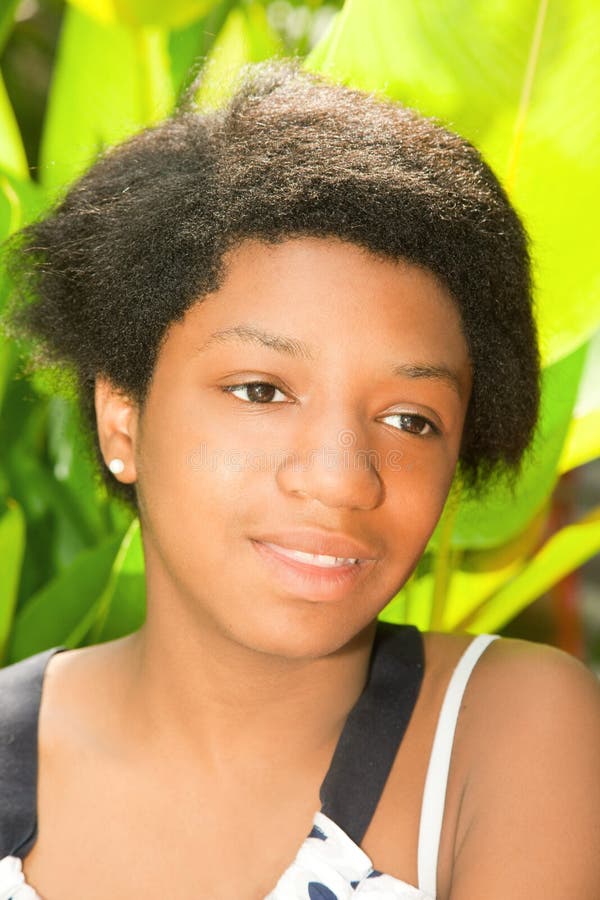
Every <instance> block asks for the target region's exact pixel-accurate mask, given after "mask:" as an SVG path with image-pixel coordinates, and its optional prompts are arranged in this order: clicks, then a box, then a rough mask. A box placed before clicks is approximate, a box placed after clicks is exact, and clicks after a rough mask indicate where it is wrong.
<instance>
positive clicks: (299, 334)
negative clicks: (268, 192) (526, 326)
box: [171, 237, 468, 367]
mask: <svg viewBox="0 0 600 900" xmlns="http://www.w3.org/2000/svg"><path fill="white" fill-rule="evenodd" d="M223 263H224V268H223V279H222V282H221V285H220V287H219V289H218V290H217V291H214V292H213V293H211V294H208V295H206V296H205V297H203V298H201V299H200V301H199V302H198V303H196V304H195V305H194V306H192V307H191V308H190V309H189V310H188V312H187V313H186V316H185V318H184V320H183V322H182V323H178V324H177V325H176V326H174V327H173V329H172V331H173V334H172V335H171V337H172V338H174V339H175V340H177V341H178V343H180V342H181V343H182V344H183V345H185V344H186V343H187V344H188V345H190V346H191V345H193V348H194V351H195V352H198V351H201V350H209V349H211V350H215V348H216V349H217V350H218V348H221V349H224V348H226V347H229V346H231V345H234V344H237V345H238V346H240V345H242V344H244V345H246V346H255V347H260V346H262V347H263V348H264V347H267V348H269V347H270V348H271V349H272V350H274V351H277V352H279V353H282V354H285V355H287V356H290V357H296V358H298V359H304V360H306V361H308V362H312V363H314V364H319V363H321V362H323V363H324V362H327V361H328V360H331V359H334V358H335V360H336V361H338V362H339V361H342V360H344V359H345V358H348V359H349V360H350V359H352V360H354V361H355V362H356V364H359V363H360V361H361V360H364V361H367V360H369V362H370V363H372V362H373V359H374V358H381V359H382V360H383V359H385V358H386V357H394V356H396V357H398V356H399V358H398V362H399V363H400V362H402V361H405V362H406V361H409V360H408V357H411V356H413V357H414V356H421V357H423V359H425V358H430V359H429V361H430V362H431V361H432V360H434V359H437V361H438V362H439V363H440V364H443V362H444V360H445V361H446V362H447V363H448V365H451V364H452V365H454V366H457V365H458V366H459V367H464V366H465V364H468V350H467V346H466V341H465V340H464V337H463V334H462V326H461V320H460V314H459V311H458V309H457V306H456V304H455V302H454V300H453V298H452V297H451V295H450V294H449V292H448V291H446V290H445V288H444V287H443V286H442V285H441V283H440V282H439V281H438V279H437V278H436V277H435V276H434V275H433V274H432V273H431V272H429V271H427V270H425V269H423V268H420V267H418V266H415V265H412V264H410V263H407V262H404V261H398V260H392V259H388V258H385V257H381V256H377V255H375V254H373V253H371V252H370V251H369V250H366V249H365V248H363V247H360V246H357V245H354V244H350V243H348V242H346V241H342V240H340V239H337V238H318V237H295V238H292V239H287V240H285V241H282V242H281V243H276V244H275V243H266V242H263V241H260V240H245V241H244V242H243V243H241V244H240V245H239V246H237V247H236V248H234V249H232V250H230V251H228V253H227V254H226V255H225V257H224V260H223ZM180 349H181V348H180ZM188 349H189V348H188Z"/></svg>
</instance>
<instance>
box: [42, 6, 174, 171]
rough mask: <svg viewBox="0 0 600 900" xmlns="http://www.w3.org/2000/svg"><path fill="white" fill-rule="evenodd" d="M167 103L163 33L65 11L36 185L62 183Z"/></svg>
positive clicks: (160, 115)
mask: <svg viewBox="0 0 600 900" xmlns="http://www.w3.org/2000/svg"><path fill="white" fill-rule="evenodd" d="M83 61H85V63H83ZM172 105H173V90H172V85H171V78H170V73H169V64H168V53H167V37H166V34H165V33H164V32H162V31H159V30H157V29H137V30H132V29H127V28H124V27H122V26H119V25H112V26H108V25H101V24H99V23H98V22H96V21H94V20H93V19H91V18H90V17H89V16H87V15H85V14H84V13H83V12H81V11H80V10H77V9H74V8H69V9H68V10H67V12H66V14H65V18H64V22H63V29H62V33H61V37H60V41H59V46H58V51H57V62H56V65H55V70H54V76H53V80H52V87H51V90H50V96H49V100H48V113H47V117H46V123H45V127H44V133H43V139H42V149H41V165H40V176H41V180H42V182H43V184H45V185H46V186H48V187H51V188H53V189H56V188H58V187H62V186H63V185H65V184H68V183H69V182H70V181H71V180H72V179H73V178H75V177H76V176H77V175H79V174H81V172H82V171H83V170H84V169H85V168H86V167H87V166H88V165H89V164H90V163H92V162H93V161H94V159H95V158H96V157H97V156H98V154H99V153H101V152H102V151H103V150H104V149H106V148H107V147H108V146H111V145H113V144H115V143H118V142H119V141H121V140H123V139H125V138H126V137H128V136H130V135H131V134H133V133H135V132H136V131H139V130H140V128H142V127H144V126H146V125H150V124H152V123H154V122H156V121H158V120H160V119H162V118H163V117H164V116H165V115H166V114H167V113H168V112H170V110H171V109H172Z"/></svg>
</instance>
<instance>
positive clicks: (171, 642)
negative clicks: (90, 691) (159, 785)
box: [122, 598, 376, 775]
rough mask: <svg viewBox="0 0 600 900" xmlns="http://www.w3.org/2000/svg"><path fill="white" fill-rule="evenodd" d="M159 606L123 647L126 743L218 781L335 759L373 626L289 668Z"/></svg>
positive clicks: (361, 680) (360, 683) (287, 662)
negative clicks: (231, 774)
mask: <svg viewBox="0 0 600 900" xmlns="http://www.w3.org/2000/svg"><path fill="white" fill-rule="evenodd" d="M150 599H151V598H149V601H150ZM162 601H163V602H161V603H160V604H159V603H154V604H153V603H152V602H149V603H148V614H147V618H146V622H145V624H144V626H143V627H142V628H141V629H140V630H139V631H138V632H136V633H135V634H134V635H131V636H130V637H129V638H125V639H124V641H123V644H122V646H123V650H124V656H125V657H126V669H127V676H126V681H127V684H128V690H127V693H126V701H125V704H126V709H124V716H125V717H126V719H127V727H128V731H129V733H130V734H135V735H136V736H137V739H139V740H143V741H144V743H145V744H148V743H154V744H156V745H157V746H158V747H159V748H160V750H161V751H162V752H168V753H169V754H171V756H172V757H173V755H174V758H177V757H179V758H182V759H183V758H184V757H185V758H188V757H189V756H192V757H193V759H194V760H195V762H196V764H201V765H203V766H204V767H205V770H206V771H213V772H214V773H215V774H219V775H220V774H222V771H223V768H224V767H227V769H228V770H229V771H231V770H232V768H233V769H234V770H235V771H240V770H241V769H243V768H244V767H248V768H254V767H255V766H256V763H257V761H258V760H260V761H262V762H263V763H264V766H265V768H268V767H272V766H273V765H286V766H287V767H288V768H289V767H293V766H294V765H295V764H297V763H298V761H299V760H306V759H307V758H310V757H311V756H312V757H313V758H315V757H317V756H319V754H323V755H327V754H328V753H330V752H331V751H332V749H333V747H335V744H336V742H337V739H338V737H339V734H340V733H341V730H342V728H343V724H344V722H345V720H346V718H347V716H348V713H349V712H350V710H351V709H352V707H353V706H354V704H355V703H356V701H357V700H358V697H359V696H360V693H361V692H362V690H363V687H364V685H365V682H366V679H367V673H368V666H369V660H370V656H371V650H372V644H373V639H374V637H375V628H376V622H371V623H370V624H369V625H368V626H367V627H366V628H365V629H363V630H362V631H361V632H360V633H359V634H357V635H356V636H355V637H354V638H352V640H350V641H349V642H348V643H347V644H346V645H345V646H343V647H342V648H340V649H339V650H336V651H334V652H332V653H329V654H327V655H324V656H320V657H316V658H309V659H307V658H303V659H297V658H294V659H290V658H285V657H283V656H280V655H274V654H269V653H264V652H260V651H257V650H255V649H253V648H249V647H247V646H244V645H241V644H240V643H238V642H236V641H235V640H233V639H232V638H231V637H230V636H228V635H225V634H223V633H222V632H220V631H219V630H218V629H217V628H215V627H214V626H213V627H211V626H210V623H206V622H204V623H198V622H192V621H190V616H189V615H186V614H185V612H183V611H182V609H181V607H178V606H177V605H171V604H169V603H165V602H164V598H162Z"/></svg>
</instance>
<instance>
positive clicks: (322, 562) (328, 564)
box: [267, 544, 358, 569]
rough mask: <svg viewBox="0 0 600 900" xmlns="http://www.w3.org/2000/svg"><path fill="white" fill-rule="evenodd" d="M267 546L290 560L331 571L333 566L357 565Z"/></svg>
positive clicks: (355, 561) (333, 558) (337, 558)
mask: <svg viewBox="0 0 600 900" xmlns="http://www.w3.org/2000/svg"><path fill="white" fill-rule="evenodd" d="M267 546H268V547H274V548H275V549H276V550H277V552H278V553H282V554H283V555H284V556H289V557H290V558H291V559H297V560H298V561H299V562H307V563H310V564H311V565H313V566H322V567H323V568H325V569H327V568H329V569H332V568H334V567H335V566H347V565H348V564H349V563H352V564H356V563H358V559H344V558H343V557H341V556H322V555H318V554H315V553H304V551H302V550H288V548H287V547H279V546H278V545H277V544H267Z"/></svg>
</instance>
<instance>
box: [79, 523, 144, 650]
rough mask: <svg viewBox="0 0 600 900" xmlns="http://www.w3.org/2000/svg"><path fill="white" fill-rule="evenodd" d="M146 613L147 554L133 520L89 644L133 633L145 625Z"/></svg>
mask: <svg viewBox="0 0 600 900" xmlns="http://www.w3.org/2000/svg"><path fill="white" fill-rule="evenodd" d="M145 613H146V588H145V580H144V553H143V547H142V541H141V534H140V523H139V520H138V519H134V520H133V522H132V523H131V525H130V526H129V528H128V530H127V533H126V535H125V537H124V538H123V541H122V543H121V546H120V548H119V552H118V553H117V556H116V558H115V561H114V564H113V567H112V571H111V573H110V579H109V581H108V584H107V585H106V588H105V590H104V592H103V594H102V596H101V598H100V599H99V601H98V604H97V606H96V610H95V615H94V624H93V626H92V629H91V632H90V635H89V642H90V643H98V642H101V641H109V640H113V639H115V638H119V637H123V636H124V635H126V634H130V633H131V632H132V631H135V630H136V629H137V628H139V627H140V626H141V625H142V623H143V621H144V618H145Z"/></svg>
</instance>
